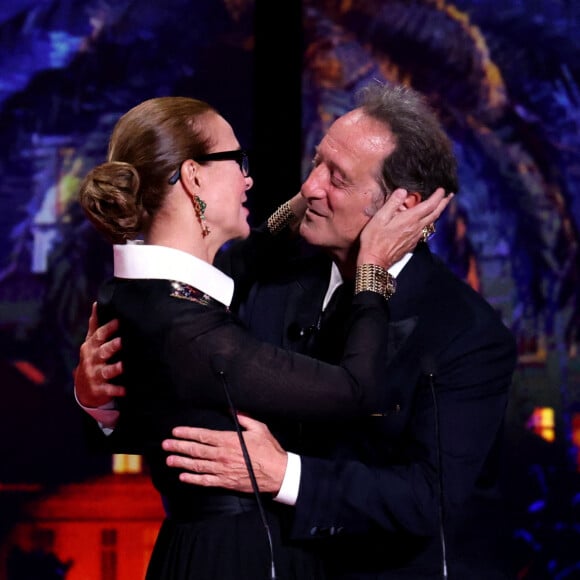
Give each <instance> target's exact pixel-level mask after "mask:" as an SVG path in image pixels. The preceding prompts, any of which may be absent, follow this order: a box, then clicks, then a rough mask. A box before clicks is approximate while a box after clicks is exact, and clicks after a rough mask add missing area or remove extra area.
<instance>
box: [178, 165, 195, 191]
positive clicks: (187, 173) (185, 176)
mask: <svg viewBox="0 0 580 580" xmlns="http://www.w3.org/2000/svg"><path fill="white" fill-rule="evenodd" d="M198 169H199V167H198V165H197V163H196V162H195V161H193V160H192V159H188V160H187V161H184V162H183V164H182V165H181V182H182V185H183V187H184V188H185V189H186V190H187V192H188V193H195V192H196V191H197V189H198V188H199V172H198Z"/></svg>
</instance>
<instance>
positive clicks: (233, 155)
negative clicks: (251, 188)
mask: <svg viewBox="0 0 580 580" xmlns="http://www.w3.org/2000/svg"><path fill="white" fill-rule="evenodd" d="M193 161H197V162H198V163H202V162H203V161H235V162H237V164H238V165H239V166H240V171H241V172H242V175H243V176H244V177H248V175H250V161H249V159H248V154H247V153H246V152H245V151H244V150H243V149H235V150H234V151H217V152H216V153H207V154H206V155H199V156H197V157H196V158H195V159H193ZM181 165H182V163H180V164H179V167H178V168H177V171H176V172H175V173H174V174H173V175H172V176H171V177H170V178H169V185H175V184H176V183H177V182H178V181H179V180H180V179H181Z"/></svg>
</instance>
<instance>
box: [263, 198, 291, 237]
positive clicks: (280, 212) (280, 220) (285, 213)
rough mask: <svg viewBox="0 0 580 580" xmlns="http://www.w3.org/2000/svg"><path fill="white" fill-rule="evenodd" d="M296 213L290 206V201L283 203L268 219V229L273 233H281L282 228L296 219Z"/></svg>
mask: <svg viewBox="0 0 580 580" xmlns="http://www.w3.org/2000/svg"><path fill="white" fill-rule="evenodd" d="M295 219H296V215H295V214H294V212H293V211H292V208H291V207H290V202H288V201H287V202H286V203H283V204H282V205H281V206H280V207H279V208H278V209H277V210H276V211H275V212H274V213H273V214H272V215H271V216H270V217H269V218H268V221H267V225H268V231H269V232H270V233H271V234H272V235H273V236H275V235H277V234H279V233H280V232H281V231H282V230H284V229H285V228H286V227H288V226H289V225H290V224H291V223H292V222H293V221H294V220H295Z"/></svg>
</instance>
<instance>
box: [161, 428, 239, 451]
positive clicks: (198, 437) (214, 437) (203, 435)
mask: <svg viewBox="0 0 580 580" xmlns="http://www.w3.org/2000/svg"><path fill="white" fill-rule="evenodd" d="M171 433H172V435H173V437H175V438H176V439H185V440H186V441H193V442H195V443H203V444H204V445H211V446H214V447H224V446H230V447H231V446H232V445H235V446H236V447H239V445H240V443H239V439H238V435H237V433H235V432H234V431H214V430H212V429H202V428H200V427H175V428H174V429H173V430H172V431H171Z"/></svg>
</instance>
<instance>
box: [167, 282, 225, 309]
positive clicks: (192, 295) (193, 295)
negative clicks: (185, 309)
mask: <svg viewBox="0 0 580 580" xmlns="http://www.w3.org/2000/svg"><path fill="white" fill-rule="evenodd" d="M171 288H172V289H173V290H172V292H171V296H172V297H173V298H182V299H183V300H189V301H191V302H197V303H198V304H202V305H203V306H214V307H215V306H217V307H220V308H226V306H225V305H224V304H222V303H221V302H218V301H217V300H215V299H214V298H212V297H211V296H209V295H208V294H204V293H203V292H202V291H201V290H198V289H197V288H195V287H194V286H190V285H189V284H185V283H184V282H175V281H173V282H171ZM226 309H227V308H226Z"/></svg>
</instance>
